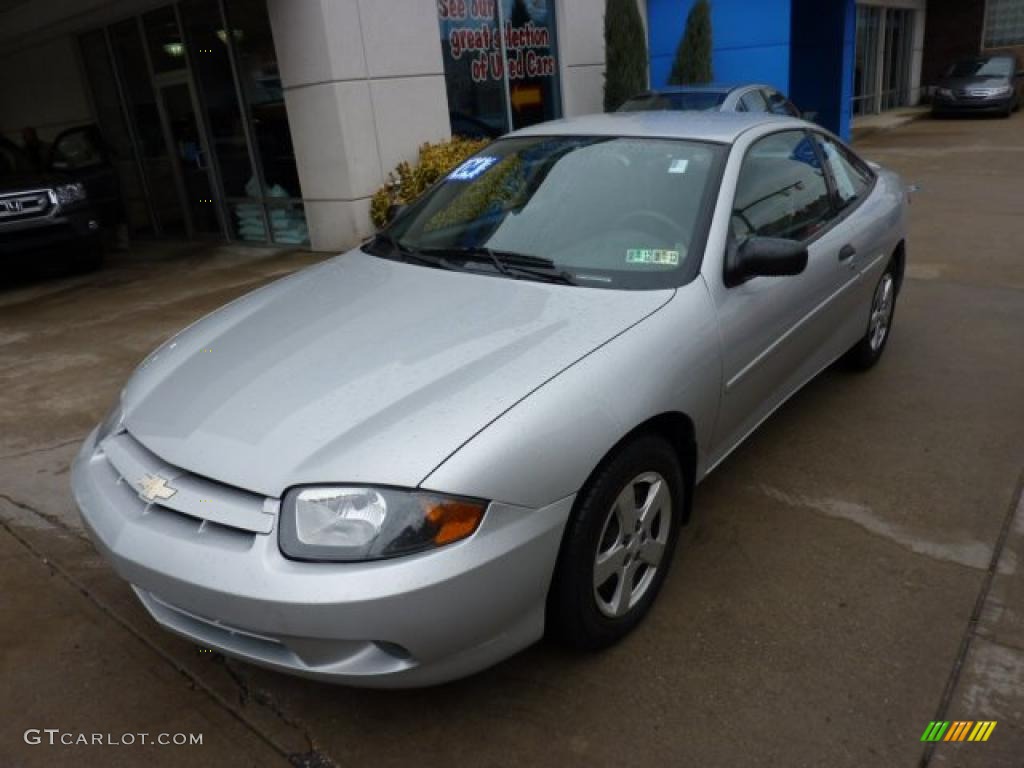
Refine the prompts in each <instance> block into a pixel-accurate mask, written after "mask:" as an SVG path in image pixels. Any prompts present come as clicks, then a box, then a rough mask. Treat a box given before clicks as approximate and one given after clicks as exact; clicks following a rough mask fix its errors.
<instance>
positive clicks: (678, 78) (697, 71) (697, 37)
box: [668, 0, 711, 85]
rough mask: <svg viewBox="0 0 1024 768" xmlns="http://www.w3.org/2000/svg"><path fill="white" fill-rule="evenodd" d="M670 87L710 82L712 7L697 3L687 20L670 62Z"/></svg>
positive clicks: (702, 2) (703, 0)
mask: <svg viewBox="0 0 1024 768" xmlns="http://www.w3.org/2000/svg"><path fill="white" fill-rule="evenodd" d="M668 82H669V84H670V85H688V84H690V83H710V82H711V5H710V3H708V0H697V2H696V3H694V4H693V8H691V9H690V14H689V15H688V16H687V17H686V32H684V33H683V39H682V40H680V41H679V48H677V49H676V58H675V61H673V62H672V73H671V74H670V75H669V76H668Z"/></svg>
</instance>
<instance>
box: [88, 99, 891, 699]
mask: <svg viewBox="0 0 1024 768" xmlns="http://www.w3.org/2000/svg"><path fill="white" fill-rule="evenodd" d="M905 206H906V196H905V190H904V186H903V184H902V183H901V181H900V179H899V178H898V177H897V176H896V175H895V174H893V173H891V172H889V171H886V170H883V169H881V168H879V167H877V166H873V165H870V164H868V163H866V162H864V161H863V160H861V159H860V158H859V157H858V156H857V155H856V154H855V153H854V152H852V151H851V150H850V149H849V148H848V147H846V146H845V145H844V144H843V143H842V142H841V141H839V140H838V139H836V137H834V136H833V135H831V134H829V133H828V132H826V131H824V130H823V129H821V128H820V127H818V126H814V125H811V124H808V123H805V122H802V121H800V120H797V119H794V118H787V117H774V116H764V115H743V114H721V113H667V112H662V113H621V114H613V115H602V116H594V117H584V118H578V119H571V120H564V121H559V122H554V123H547V124H544V125H538V126H534V127H531V128H528V129H525V130H521V131H517V132H515V133H512V134H510V135H509V136H507V137H505V138H502V139H500V140H498V141H496V142H494V143H492V144H491V145H489V146H488V147H486V148H485V149H484V150H483V151H482V152H481V153H480V154H478V155H476V156H475V157H473V158H471V159H469V160H468V161H466V162H464V163H463V164H462V165H460V166H459V167H458V168H456V169H455V170H454V171H452V172H451V173H450V174H449V175H448V176H447V177H446V178H445V179H444V180H443V181H441V182H440V183H439V184H437V185H436V186H435V187H433V188H432V189H431V190H430V191H429V192H428V193H427V194H425V195H424V196H423V197H422V198H421V199H420V200H418V201H417V202H416V203H414V204H413V205H411V206H410V207H408V208H406V209H405V210H403V211H402V212H401V213H400V214H399V215H398V217H397V219H396V220H395V222H394V223H393V224H392V225H391V226H389V227H388V228H387V229H386V230H384V231H383V232H382V233H381V234H379V235H378V236H377V237H376V238H374V239H373V240H372V241H370V242H368V243H366V244H365V245H363V246H362V247H361V248H358V249H355V250H353V251H351V252H349V253H346V254H343V255H341V256H338V257H336V258H333V259H330V260H328V261H326V262H324V263H322V264H320V265H317V266H315V267H312V268H310V269H307V270H304V271H302V272H299V273H297V274H294V275H292V276H290V277H287V278H285V279H283V280H280V281H278V282H276V283H274V284H272V285H269V286H267V287H264V288H262V289H260V290H258V291H255V292H254V293H251V294H249V295H248V296H245V297H243V298H241V299H239V300H237V301H234V302H232V303H231V304H229V305H228V306H226V307H224V308H222V309H220V310H219V311H217V312H215V313H213V314H212V315H210V316H209V317H206V318H204V319H202V320H200V321H199V322H197V323H195V324H194V325H192V326H190V327H189V328H187V329H186V330H184V331H182V332H181V333H180V334H178V335H177V336H175V337H174V338H172V339H170V340H169V341H168V342H166V343H165V344H164V345H163V346H161V347H160V348H158V349H157V350H156V351H155V352H153V353H152V354H151V355H150V356H149V357H148V358H147V359H146V360H145V361H144V362H143V363H142V364H141V366H140V367H139V369H138V370H137V371H136V372H135V374H134V375H133V376H132V377H131V379H130V380H129V382H128V384H127V386H126V387H125V388H124V390H123V392H122V393H121V396H120V398H119V401H118V403H117V404H116V406H115V407H114V409H113V410H112V411H111V413H110V415H109V416H108V417H107V418H106V420H104V422H103V423H102V424H101V425H100V426H99V427H98V428H97V429H96V430H95V431H94V432H93V433H92V434H91V435H89V437H88V439H87V440H86V442H85V444H84V446H83V447H82V450H81V453H80V454H79V456H78V458H77V459H76V461H75V464H74V468H73V469H74V471H73V480H72V485H73V490H74V495H75V499H76V501H77V503H78V505H79V507H80V508H81V511H82V517H83V519H84V522H85V525H86V527H87V529H88V531H89V533H90V534H91V536H92V538H93V540H94V541H95V543H96V545H97V547H98V548H99V549H100V551H101V552H102V553H103V554H104V555H105V556H106V557H107V558H109V560H110V561H111V563H112V564H113V566H114V568H116V570H117V572H118V573H119V574H120V575H121V576H122V577H123V578H125V579H126V580H127V581H128V582H130V584H131V585H132V587H133V588H134V590H135V592H136V593H137V595H138V597H139V599H140V600H141V601H142V603H143V604H144V605H145V607H146V608H147V609H148V610H149V612H150V613H151V614H152V615H153V617H154V618H155V619H156V620H157V621H158V622H159V623H160V624H162V625H163V626H165V627H166V628H168V629H170V630H172V631H174V632H177V633H179V634H181V635H184V636H185V637H187V638H190V639H192V640H194V641H195V642H197V643H200V644H202V645H204V646H208V647H212V648H215V649H217V650H219V651H222V652H224V653H226V654H229V655H232V656H236V657H238V658H241V659H244V660H247V661H250V662H253V663H256V664H262V665H265V666H268V667H271V668H274V669H278V670H282V671H285V672H291V673H295V674H300V675H306V676H309V677H315V678H321V679H325V680H329V681H336V682H342V683H348V684H355V685H364V686H382V687H385V686H391V687H399V686H416V685H426V684H432V683H437V682H440V681H444V680H449V679H452V678H456V677H459V676H462V675H466V674H469V673H472V672H474V671H476V670H479V669H482V668H484V667H486V666H488V665H491V664H494V663H495V662H497V661H499V660H501V659H503V658H505V657H507V656H509V655H511V654H513V653H515V652H516V651H519V650H520V649H522V648H525V647H526V646H528V645H530V644H531V643H533V642H535V641H536V640H538V639H539V638H540V637H541V636H542V635H543V634H544V633H545V631H547V632H548V633H549V634H552V635H555V636H557V637H558V638H561V639H562V640H563V641H565V642H567V643H569V644H570V645H572V646H574V647H577V648H582V649H595V648H600V647H603V646H607V645H608V644H610V643H613V642H615V641H616V640H618V639H619V638H621V637H623V636H624V635H625V634H626V633H628V632H629V631H630V630H632V629H633V628H634V627H635V626H636V625H637V624H638V623H639V622H640V620H641V619H642V618H643V616H644V615H645V614H646V612H647V611H648V609H649V608H650V607H651V604H652V603H653V602H654V600H655V597H656V596H657V594H658V590H659V589H660V588H661V586H662V583H663V582H664V580H665V577H666V574H667V572H668V569H669V565H670V564H671V561H672V555H673V551H674V549H675V547H676V540H677V536H678V534H679V529H680V526H681V525H683V524H684V523H685V522H686V519H687V517H688V516H689V513H690V499H691V498H692V494H693V487H694V485H695V484H696V483H697V482H699V481H700V480H701V479H702V478H704V477H705V476H706V475H707V474H708V473H709V472H710V471H711V470H712V469H714V468H715V467H716V466H718V465H719V464H720V463H721V462H722V461H723V459H725V457H726V456H728V454H729V452H730V451H732V450H733V449H734V448H735V447H736V446H737V445H738V444H739V443H740V442H741V441H742V440H743V439H744V438H745V437H746V436H747V435H749V434H750V433H751V432H752V431H753V430H754V429H755V428H756V427H757V426H758V425H759V424H760V423H761V422H762V421H764V420H765V419H766V418H767V417H768V416H769V415H770V414H771V413H772V412H773V411H774V410H775V409H776V408H778V407H779V406H780V405H781V404H782V403H783V402H784V401H785V400H786V399H787V398H788V397H790V396H791V395H792V394H793V393H794V392H796V391H797V390H798V389H799V388H800V387H801V386H802V385H803V384H805V383H806V382H807V381H808V380H809V379H811V378H812V377H814V376H815V375H816V374H817V373H818V372H819V371H821V370H822V369H823V368H825V367H826V366H828V365H830V364H831V363H832V362H833V361H836V360H837V359H839V358H845V359H846V360H848V361H849V362H851V363H852V364H853V365H855V366H859V367H861V368H867V367H870V366H871V365H873V364H874V363H875V362H876V361H877V360H878V359H879V357H880V356H881V354H882V352H883V350H884V349H885V345H886V342H887V340H888V338H889V333H890V329H891V327H892V320H893V309H894V303H895V300H896V297H897V295H898V293H899V290H900V283H901V281H902V277H903V270H904V259H905Z"/></svg>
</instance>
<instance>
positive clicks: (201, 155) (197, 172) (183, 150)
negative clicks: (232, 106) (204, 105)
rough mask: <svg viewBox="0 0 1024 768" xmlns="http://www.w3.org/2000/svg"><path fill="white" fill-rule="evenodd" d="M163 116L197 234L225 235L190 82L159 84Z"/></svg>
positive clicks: (183, 193) (184, 196) (182, 193)
mask: <svg viewBox="0 0 1024 768" xmlns="http://www.w3.org/2000/svg"><path fill="white" fill-rule="evenodd" d="M158 91H159V93H160V100H161V102H162V106H163V118H164V124H165V128H164V130H165V133H166V136H167V141H168V143H169V144H170V148H171V156H172V158H173V160H174V163H175V166H176V168H175V170H176V176H177V182H178V184H177V186H178V190H179V194H180V195H181V197H182V198H183V199H182V206H183V208H184V209H185V210H186V211H187V213H188V218H189V221H190V224H191V230H192V234H193V235H217V236H221V235H223V227H222V226H221V223H220V217H219V215H218V212H217V205H216V204H215V203H214V194H213V180H212V178H211V176H210V154H209V151H208V150H207V148H206V142H205V141H204V140H203V134H202V133H201V131H200V130H199V121H198V119H197V116H198V109H197V107H196V100H195V96H194V94H193V93H192V87H191V86H190V85H189V83H188V81H187V80H186V81H179V82H171V83H167V84H165V85H159V86H158Z"/></svg>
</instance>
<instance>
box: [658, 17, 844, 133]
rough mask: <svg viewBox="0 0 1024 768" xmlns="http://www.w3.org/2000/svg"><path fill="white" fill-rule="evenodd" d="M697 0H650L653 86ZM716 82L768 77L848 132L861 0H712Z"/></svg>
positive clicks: (663, 79)
mask: <svg viewBox="0 0 1024 768" xmlns="http://www.w3.org/2000/svg"><path fill="white" fill-rule="evenodd" d="M692 6H693V0H647V19H648V45H649V48H650V57H651V86H652V87H654V88H660V87H662V86H664V85H665V84H666V83H667V82H668V76H669V73H670V72H671V70H672V61H673V59H674V58H675V54H676V48H677V46H678V45H679V41H680V40H681V39H682V36H683V30H684V29H685V27H686V16H687V14H688V13H689V12H690V8H691V7H692ZM711 29H712V31H711V35H712V68H713V69H714V78H715V80H716V81H718V82H723V83H731V82H763V83H769V84H771V85H774V86H775V87H777V88H779V89H780V90H782V91H783V92H785V93H787V94H789V96H790V97H791V98H792V99H793V101H794V102H795V103H796V104H797V106H799V107H800V108H801V109H804V110H813V111H816V112H818V119H819V121H820V122H821V123H822V125H825V126H826V127H827V128H829V129H831V130H833V131H835V132H836V133H839V134H840V135H841V136H843V137H848V136H849V132H850V97H851V93H852V90H853V57H854V38H855V32H856V8H855V0H711Z"/></svg>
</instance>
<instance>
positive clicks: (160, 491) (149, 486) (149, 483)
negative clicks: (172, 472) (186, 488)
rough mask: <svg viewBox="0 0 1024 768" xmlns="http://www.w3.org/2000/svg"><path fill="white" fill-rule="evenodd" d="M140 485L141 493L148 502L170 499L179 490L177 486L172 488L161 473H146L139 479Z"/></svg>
mask: <svg viewBox="0 0 1024 768" xmlns="http://www.w3.org/2000/svg"><path fill="white" fill-rule="evenodd" d="M138 486H139V491H140V493H139V495H140V496H142V498H143V499H144V500H145V501H148V502H154V501H156V500H157V499H160V500H161V501H162V500H164V499H169V498H171V496H173V495H174V494H176V493H177V492H178V489H177V488H171V486H169V485H168V484H167V481H166V480H165V479H164V478H162V477H160V475H145V476H144V477H143V478H142V479H141V480H139V482H138Z"/></svg>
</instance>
